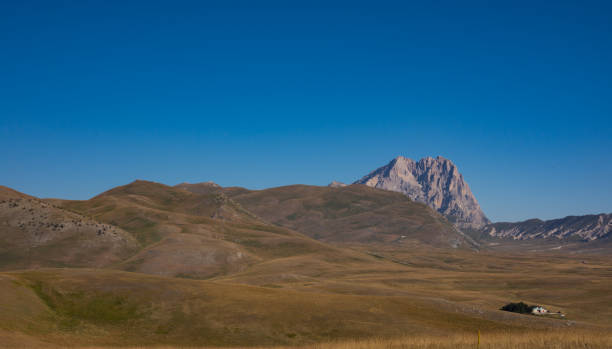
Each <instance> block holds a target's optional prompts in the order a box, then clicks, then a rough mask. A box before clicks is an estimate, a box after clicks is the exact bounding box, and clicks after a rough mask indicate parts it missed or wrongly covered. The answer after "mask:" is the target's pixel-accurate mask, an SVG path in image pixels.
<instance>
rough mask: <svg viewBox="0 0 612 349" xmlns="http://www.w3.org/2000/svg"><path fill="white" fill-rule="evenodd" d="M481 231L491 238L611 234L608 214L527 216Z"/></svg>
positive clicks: (588, 237) (588, 238)
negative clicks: (524, 218)
mask: <svg viewBox="0 0 612 349" xmlns="http://www.w3.org/2000/svg"><path fill="white" fill-rule="evenodd" d="M482 231H483V232H484V233H486V234H488V235H490V236H492V237H497V238H504V239H512V240H531V239H547V238H554V239H560V240H561V239H580V240H584V241H593V240H601V239H605V238H609V237H611V236H612V214H597V215H585V216H568V217H565V218H560V219H551V220H548V221H542V220H539V219H530V220H526V221H523V222H517V223H493V224H489V225H487V226H486V227H484V228H482Z"/></svg>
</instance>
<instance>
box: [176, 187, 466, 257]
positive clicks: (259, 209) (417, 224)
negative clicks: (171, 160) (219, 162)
mask: <svg viewBox="0 0 612 349" xmlns="http://www.w3.org/2000/svg"><path fill="white" fill-rule="evenodd" d="M184 188H185V189H188V190H189V189H190V188H189V187H184ZM220 190H222V191H223V192H225V193H226V194H227V195H228V196H229V197H231V198H232V200H234V201H236V202H238V203H240V205H241V206H243V207H245V208H246V209H248V210H249V211H251V212H253V213H255V214H256V215H257V216H259V217H261V218H262V219H264V220H266V221H268V222H271V223H273V224H276V225H280V226H283V227H287V228H290V229H294V230H297V231H299V232H301V233H303V234H306V235H308V236H310V237H313V238H315V239H317V240H321V241H325V242H334V243H361V244H372V243H382V244H394V245H398V246H401V245H410V244H426V245H430V246H435V247H458V246H463V247H468V246H471V245H472V243H471V242H470V239H469V238H467V237H465V236H463V235H462V233H461V232H459V231H457V230H456V229H455V228H454V227H452V226H451V225H450V224H449V223H448V222H447V221H446V220H445V219H444V218H443V217H442V216H441V215H439V214H438V213H436V212H434V211H433V210H431V209H429V208H428V207H427V206H425V205H423V204H420V203H415V202H413V201H411V200H410V199H408V198H406V197H405V196H404V195H402V194H399V193H394V192H389V191H385V190H378V189H374V188H369V187H367V186H363V185H351V186H346V187H338V188H332V187H317V186H306V185H292V186H286V187H279V188H271V189H265V190H258V191H249V190H246V189H238V188H227V189H225V188H224V189H220Z"/></svg>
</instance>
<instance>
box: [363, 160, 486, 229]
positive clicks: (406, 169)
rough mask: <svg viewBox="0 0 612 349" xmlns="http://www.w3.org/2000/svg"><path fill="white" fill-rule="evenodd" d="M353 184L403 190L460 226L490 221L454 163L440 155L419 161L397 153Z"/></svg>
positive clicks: (402, 191) (471, 225)
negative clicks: (390, 159)
mask: <svg viewBox="0 0 612 349" xmlns="http://www.w3.org/2000/svg"><path fill="white" fill-rule="evenodd" d="M355 183H358V184H365V185H368V186H370V187H375V188H380V189H385V190H390V191H396V192H401V193H404V194H405V195H407V196H408V197H410V198H411V199H412V200H415V201H418V202H423V203H425V204H427V205H429V206H430V207H432V208H434V209H436V210H437V211H438V212H440V213H442V214H444V215H445V216H446V217H447V218H448V219H449V220H450V221H451V222H453V223H455V225H456V226H458V227H460V228H478V227H482V226H484V225H485V224H487V223H489V220H488V219H487V217H486V216H485V215H484V213H483V212H482V210H481V209H480V205H479V204H478V201H476V198H475V197H474V195H473V194H472V192H471V190H470V188H469V186H468V184H467V183H466V182H465V180H464V179H463V176H462V175H461V173H459V170H458V168H457V166H455V164H453V162H452V161H450V160H449V159H446V158H444V157H441V156H438V157H436V158H432V157H426V158H423V159H421V160H419V161H414V160H412V159H410V158H406V157H403V156H398V157H396V158H395V159H393V160H392V161H391V162H389V163H388V164H387V165H385V166H382V167H380V168H378V169H376V170H374V171H373V172H371V173H370V174H368V175H366V176H364V177H363V178H361V179H360V180H358V181H356V182H355Z"/></svg>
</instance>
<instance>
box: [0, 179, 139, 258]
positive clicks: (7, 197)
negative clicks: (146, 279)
mask: <svg viewBox="0 0 612 349" xmlns="http://www.w3.org/2000/svg"><path fill="white" fill-rule="evenodd" d="M139 248H140V246H139V244H138V242H137V241H136V240H135V239H134V238H133V237H132V235H130V234H129V233H127V232H126V231H124V230H122V229H120V228H117V227H115V226H112V225H109V224H103V223H100V222H98V221H95V220H92V219H90V218H88V217H86V216H83V215H80V214H77V213H74V212H70V211H67V210H65V209H62V208H59V207H57V206H55V205H53V204H50V203H47V202H44V201H42V200H39V199H37V198H34V197H32V196H29V195H25V194H22V193H19V192H17V191H14V190H12V189H8V188H6V187H1V188H0V269H1V270H10V269H19V268H35V267H41V266H46V267H50V266H57V267H59V266H78V267H105V266H109V265H112V264H114V263H117V262H120V261H122V260H123V259H125V258H127V257H129V256H130V255H131V254H133V253H135V252H136V251H137V250H138V249H139Z"/></svg>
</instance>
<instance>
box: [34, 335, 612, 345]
mask: <svg viewBox="0 0 612 349" xmlns="http://www.w3.org/2000/svg"><path fill="white" fill-rule="evenodd" d="M24 347H29V348H43V347H45V348H48V346H45V345H43V344H30V345H26V346H24ZM49 348H58V349H59V348H74V347H73V346H63V347H49ZM79 348H81V349H119V348H121V349H145V348H156V349H179V348H186V347H179V346H148V347H145V346H133V347H94V346H87V347H79ZM189 348H201V349H212V348H215V347H189ZM238 348H241V347H226V349H238ZM252 348H253V349H295V348H312V349H474V348H476V349H576V348H589V349H609V348H612V334H610V333H609V332H599V333H598V332H576V331H556V332H524V333H486V332H485V333H482V334H481V336H480V340H479V339H478V334H477V333H465V334H451V335H448V336H438V337H431V336H411V337H399V338H394V339H384V338H373V339H367V340H344V341H336V342H328V343H319V344H310V345H307V346H273V347H252Z"/></svg>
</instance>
